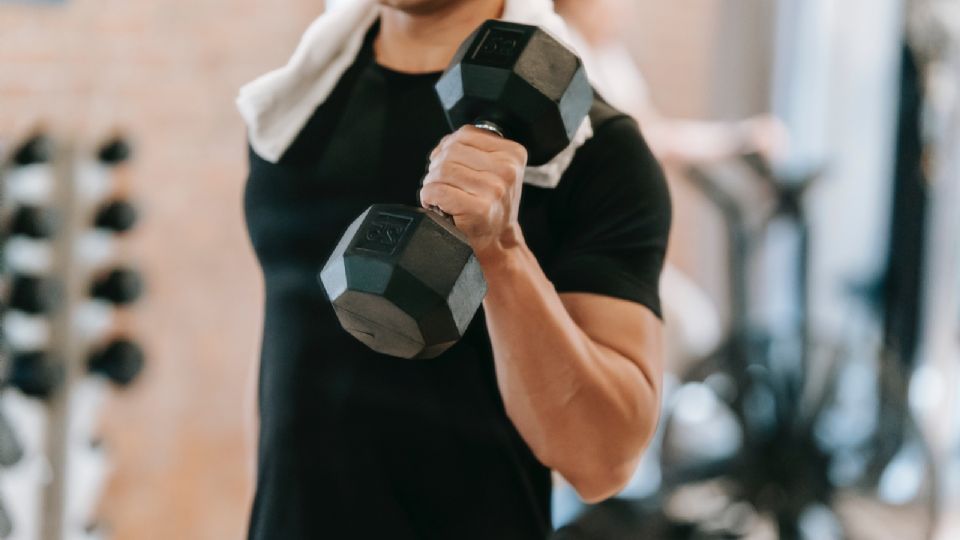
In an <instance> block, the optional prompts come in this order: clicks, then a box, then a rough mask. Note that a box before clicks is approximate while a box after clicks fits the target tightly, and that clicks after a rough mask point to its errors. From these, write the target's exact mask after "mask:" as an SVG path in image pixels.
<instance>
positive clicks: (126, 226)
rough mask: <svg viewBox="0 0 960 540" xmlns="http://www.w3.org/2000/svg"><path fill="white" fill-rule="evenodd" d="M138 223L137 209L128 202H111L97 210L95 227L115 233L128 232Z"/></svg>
mask: <svg viewBox="0 0 960 540" xmlns="http://www.w3.org/2000/svg"><path fill="white" fill-rule="evenodd" d="M136 223H137V208H136V207H135V206H133V205H132V204H130V203H129V202H127V201H122V200H117V201H111V202H109V203H107V204H105V205H103V206H102V207H100V209H99V210H97V215H96V217H95V218H94V223H93V224H94V226H96V227H97V228H98V229H107V230H109V231H113V232H115V233H123V232H127V231H129V230H130V229H132V228H133V226H134V225H136Z"/></svg>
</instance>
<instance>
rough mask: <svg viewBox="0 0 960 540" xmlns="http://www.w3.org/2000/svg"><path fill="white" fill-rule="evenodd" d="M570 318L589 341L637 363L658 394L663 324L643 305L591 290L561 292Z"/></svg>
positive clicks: (661, 362)
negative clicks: (584, 291) (590, 291)
mask: <svg viewBox="0 0 960 540" xmlns="http://www.w3.org/2000/svg"><path fill="white" fill-rule="evenodd" d="M560 300H561V302H563V305H564V307H565V308H566V310H567V313H568V314H569V315H570V318H571V319H573V321H574V322H575V323H576V324H577V326H578V327H579V328H580V329H581V330H582V331H583V332H584V334H586V336H587V337H588V338H590V340H591V341H593V342H594V343H595V344H597V345H598V346H600V347H601V348H604V349H607V350H609V351H612V352H613V353H615V354H616V355H617V356H620V357H623V358H624V359H626V360H627V361H629V362H631V363H633V364H635V365H636V367H637V368H638V369H639V370H640V371H641V373H642V374H643V376H644V378H645V379H646V380H647V382H648V383H649V384H650V385H651V387H652V388H653V389H654V390H655V392H656V394H657V395H659V393H660V386H661V382H662V379H663V352H662V350H663V323H662V322H661V321H660V319H659V318H658V317H657V316H656V315H655V314H654V313H653V311H651V310H650V308H648V307H646V306H644V305H643V304H640V303H637V302H632V301H629V300H622V299H619V298H614V297H610V296H603V295H599V294H592V293H562V294H560Z"/></svg>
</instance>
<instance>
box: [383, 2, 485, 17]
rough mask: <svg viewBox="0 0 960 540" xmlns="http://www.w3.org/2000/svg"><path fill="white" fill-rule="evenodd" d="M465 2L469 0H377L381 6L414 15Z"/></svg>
mask: <svg viewBox="0 0 960 540" xmlns="http://www.w3.org/2000/svg"><path fill="white" fill-rule="evenodd" d="M465 1H467V0H377V2H378V3H379V4H380V5H381V6H385V7H389V8H393V9H396V10H399V11H403V12H404V13H410V14H414V15H423V14H427V13H433V12H436V11H439V10H442V9H444V8H446V7H449V6H450V5H451V4H456V3H458V2H465Z"/></svg>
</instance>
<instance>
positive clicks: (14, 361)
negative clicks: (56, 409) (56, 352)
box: [5, 351, 65, 399]
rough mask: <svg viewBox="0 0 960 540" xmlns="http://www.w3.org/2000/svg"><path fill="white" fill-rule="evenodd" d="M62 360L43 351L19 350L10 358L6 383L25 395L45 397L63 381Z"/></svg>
mask: <svg viewBox="0 0 960 540" xmlns="http://www.w3.org/2000/svg"><path fill="white" fill-rule="evenodd" d="M64 376H65V373H64V367H63V362H62V361H61V360H60V359H58V358H56V357H54V356H52V355H50V354H49V353H46V352H44V351H30V352H20V353H17V354H14V355H13V358H11V360H10V366H9V372H8V373H7V374H6V382H5V384H6V385H9V386H11V387H14V388H17V389H18V390H20V391H21V392H23V393H24V394H25V395H27V396H31V397H35V398H40V399H45V398H47V397H50V395H52V394H53V393H54V392H55V391H56V390H57V388H59V387H60V385H61V384H62V383H63V379H64Z"/></svg>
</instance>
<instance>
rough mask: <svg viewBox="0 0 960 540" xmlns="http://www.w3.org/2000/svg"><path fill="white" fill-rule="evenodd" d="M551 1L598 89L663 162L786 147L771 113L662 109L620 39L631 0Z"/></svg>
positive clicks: (773, 152) (781, 129)
mask: <svg viewBox="0 0 960 540" xmlns="http://www.w3.org/2000/svg"><path fill="white" fill-rule="evenodd" d="M555 5H556V9H557V13H559V14H560V15H561V16H562V17H563V18H564V20H566V21H567V23H568V24H569V25H570V29H571V33H572V36H571V37H572V39H573V41H574V46H575V47H576V48H577V50H578V51H579V52H580V54H581V56H582V57H583V59H584V63H586V64H587V66H588V69H589V70H590V76H591V79H592V80H593V81H595V84H596V85H597V87H598V90H599V91H600V93H601V94H602V95H603V97H604V98H605V99H606V100H607V101H609V102H610V104H612V105H613V106H614V107H617V108H618V109H620V110H623V111H625V112H628V113H630V114H631V115H632V116H633V117H634V118H636V119H637V121H638V122H639V123H640V126H641V128H642V129H643V134H644V137H645V138H646V139H647V142H648V143H649V145H650V149H651V150H653V153H654V154H655V155H656V156H657V158H659V159H660V160H661V161H662V162H663V164H664V166H666V167H671V166H677V165H685V164H692V163H698V162H706V161H718V160H722V159H727V158H731V157H735V156H738V155H740V154H743V153H747V152H759V153H760V154H763V155H764V156H766V157H768V158H774V157H776V156H777V155H779V154H780V153H782V152H783V151H784V150H785V146H786V130H785V128H784V127H783V124H782V123H781V122H780V121H779V120H778V119H776V118H775V117H772V116H768V115H761V116H756V117H752V118H747V119H745V120H741V121H735V122H722V121H700V120H685V119H677V118H670V117H667V116H664V115H663V114H661V113H660V111H658V110H657V108H656V105H655V104H654V103H653V101H652V99H651V96H650V92H649V89H648V87H647V83H646V81H645V80H644V78H643V74H642V73H641V72H640V70H639V69H638V67H637V64H636V62H635V61H634V59H633V57H632V56H631V55H630V52H629V50H628V49H627V47H626V45H625V44H624V41H623V36H624V34H625V32H626V31H627V30H629V29H628V28H626V25H627V24H629V21H631V20H632V19H633V14H632V10H633V8H632V6H630V2H629V0H556V1H555Z"/></svg>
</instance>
